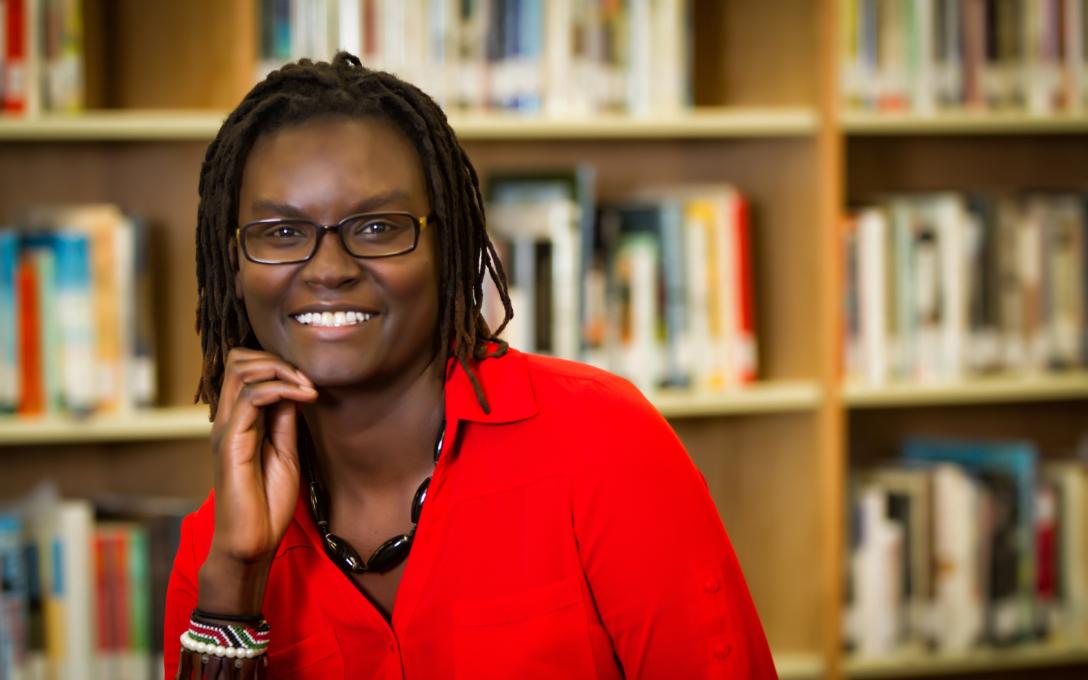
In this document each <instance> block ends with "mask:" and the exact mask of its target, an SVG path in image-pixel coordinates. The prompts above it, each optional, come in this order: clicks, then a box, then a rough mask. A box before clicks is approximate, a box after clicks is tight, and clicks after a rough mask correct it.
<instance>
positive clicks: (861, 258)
mask: <svg viewBox="0 0 1088 680" xmlns="http://www.w3.org/2000/svg"><path fill="white" fill-rule="evenodd" d="M887 238H888V217H887V214H886V213H885V212H884V210H883V209H881V208H867V209H865V210H862V211H861V213H860V214H859V215H858V273H859V276H858V307H859V309H858V313H859V316H860V327H861V329H860V335H861V342H860V343H859V344H860V354H861V364H862V371H863V376H864V379H865V381H866V382H868V383H869V384H872V385H880V384H883V383H884V382H885V381H886V380H887V378H888V367H889V361H888V358H889V357H888V325H887V297H888V296H887V263H886V262H885V258H886V255H887V252H888V248H887V243H886V241H887Z"/></svg>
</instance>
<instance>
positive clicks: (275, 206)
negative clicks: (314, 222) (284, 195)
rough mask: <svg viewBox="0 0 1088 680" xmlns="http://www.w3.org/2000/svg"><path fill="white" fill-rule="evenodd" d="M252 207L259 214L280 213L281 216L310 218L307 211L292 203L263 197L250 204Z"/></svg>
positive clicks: (301, 218)
mask: <svg viewBox="0 0 1088 680" xmlns="http://www.w3.org/2000/svg"><path fill="white" fill-rule="evenodd" d="M250 209H251V210H252V211H253V212H254V213H257V214H261V213H265V214H272V215H279V216H281V217H293V218H296V219H300V220H305V219H309V218H308V217H307V215H306V212H305V211H303V210H302V209H301V208H297V207H295V206H293V205H291V204H290V203H278V202H276V201H270V200H267V199H263V198H258V199H257V200H255V201H253V203H252V204H251V205H250Z"/></svg>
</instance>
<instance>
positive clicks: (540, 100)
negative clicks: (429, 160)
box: [259, 0, 691, 116]
mask: <svg viewBox="0 0 1088 680" xmlns="http://www.w3.org/2000/svg"><path fill="white" fill-rule="evenodd" d="M688 3H689V0H626V1H625V2H616V1H615V0H547V1H546V2H545V0H261V3H260V12H261V19H260V31H261V35H260V41H259V42H260V59H259V63H260V66H259V68H260V71H261V73H262V74H263V73H267V72H268V71H269V70H271V69H273V68H275V67H276V66H278V65H279V64H282V63H284V62H286V61H288V60H292V59H297V58H299V57H312V58H313V57H316V58H328V57H331V56H332V55H333V54H334V53H335V52H336V51H337V49H346V50H347V51H349V52H351V53H353V54H357V55H359V56H360V58H361V59H362V61H363V63H364V64H365V65H366V66H368V67H369V68H373V69H378V70H384V71H390V72H392V73H395V74H396V75H398V76H400V77H402V78H404V79H406V80H408V81H409V82H412V83H415V84H417V85H419V86H420V87H421V88H422V89H423V90H424V91H425V92H427V93H428V94H430V95H431V96H432V97H434V98H435V99H436V100H437V101H438V102H439V103H441V104H442V105H443V106H444V107H446V108H447V109H452V110H458V109H459V110H470V111H478V110H486V109H493V110H504V111H517V112H524V113H527V114H543V115H551V116H569V115H579V114H589V113H596V112H600V111H617V112H625V113H629V114H634V115H653V114H660V113H670V112H675V111H678V110H680V109H681V108H683V107H686V106H688V105H690V103H691V26H690V21H689V7H688Z"/></svg>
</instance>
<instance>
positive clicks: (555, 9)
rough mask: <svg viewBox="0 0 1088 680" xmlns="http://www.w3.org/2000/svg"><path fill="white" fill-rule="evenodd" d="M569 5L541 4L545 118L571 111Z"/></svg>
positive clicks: (553, 0)
mask: <svg viewBox="0 0 1088 680" xmlns="http://www.w3.org/2000/svg"><path fill="white" fill-rule="evenodd" d="M572 2H574V0H548V1H547V2H545V3H544V55H543V60H544V111H545V112H546V113H547V115H549V116H555V117H563V116H567V115H570V114H571V113H572V112H573V110H574V102H573V101H572V100H573V98H574V93H573V92H572V85H573V82H574V79H573V77H572V75H573V74H572V71H573V59H574V55H573V49H574V47H573V44H572V37H573V36H572V32H573V26H572V18H571V11H572V10H571V3H572Z"/></svg>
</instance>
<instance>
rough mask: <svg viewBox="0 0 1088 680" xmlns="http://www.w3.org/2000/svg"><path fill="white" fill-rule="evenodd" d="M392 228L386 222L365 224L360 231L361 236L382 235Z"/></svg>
mask: <svg viewBox="0 0 1088 680" xmlns="http://www.w3.org/2000/svg"><path fill="white" fill-rule="evenodd" d="M392 228H393V226H392V225H391V224H389V223H388V222H367V223H366V224H364V225H363V228H362V229H361V230H360V231H361V233H363V234H384V233H385V232H387V231H389V230H391V229H392Z"/></svg>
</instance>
